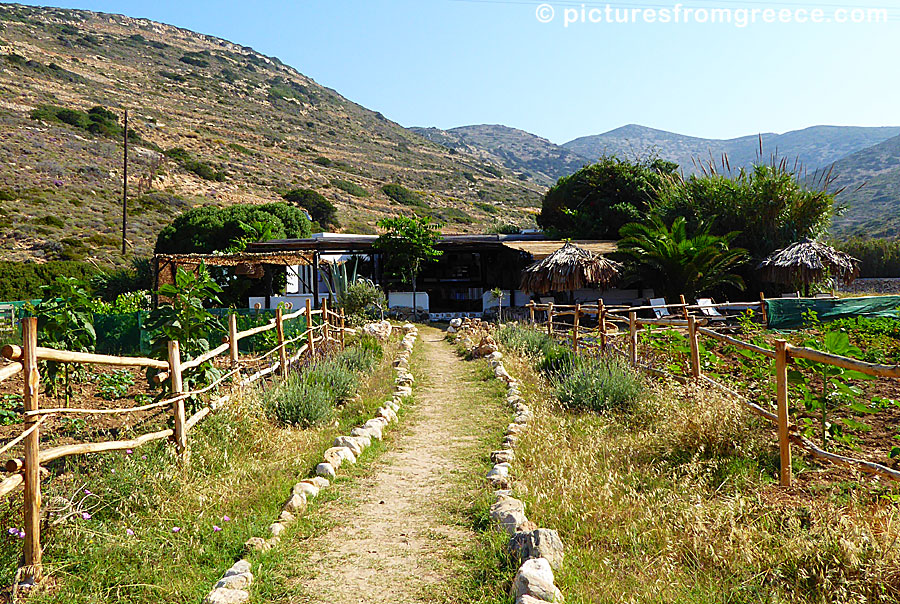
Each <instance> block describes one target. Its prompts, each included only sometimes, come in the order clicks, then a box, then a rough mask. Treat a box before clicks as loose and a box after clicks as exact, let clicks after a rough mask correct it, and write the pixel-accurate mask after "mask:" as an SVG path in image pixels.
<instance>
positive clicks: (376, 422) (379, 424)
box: [363, 417, 390, 429]
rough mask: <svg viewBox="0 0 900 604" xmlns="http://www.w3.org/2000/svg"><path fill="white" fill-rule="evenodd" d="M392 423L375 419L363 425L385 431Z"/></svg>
mask: <svg viewBox="0 0 900 604" xmlns="http://www.w3.org/2000/svg"><path fill="white" fill-rule="evenodd" d="M389 423H390V422H389V421H388V420H386V419H385V418H383V417H373V418H372V419H370V420H369V421H367V422H366V423H365V424H363V425H364V426H365V427H367V428H371V427H372V426H377V427H378V428H381V429H384V427H385V426H387V425H388V424H389Z"/></svg>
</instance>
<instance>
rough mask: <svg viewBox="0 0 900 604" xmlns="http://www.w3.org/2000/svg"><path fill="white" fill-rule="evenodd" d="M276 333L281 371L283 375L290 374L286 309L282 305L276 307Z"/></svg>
mask: <svg viewBox="0 0 900 604" xmlns="http://www.w3.org/2000/svg"><path fill="white" fill-rule="evenodd" d="M275 333H276V334H277V335H278V361H279V362H280V363H281V367H280V368H279V369H280V371H279V372H278V373H280V374H281V376H282V377H284V376H286V375H287V374H288V366H287V362H288V355H287V346H285V344H284V311H282V310H281V306H279V307H278V308H276V309H275Z"/></svg>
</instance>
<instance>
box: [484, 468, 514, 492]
mask: <svg viewBox="0 0 900 604" xmlns="http://www.w3.org/2000/svg"><path fill="white" fill-rule="evenodd" d="M486 478H487V479H488V482H490V483H491V484H492V485H494V486H496V487H501V488H502V487H505V486H506V485H507V484H508V482H509V464H503V463H498V464H495V465H494V467H493V468H491V471H490V472H488V473H487V477H486Z"/></svg>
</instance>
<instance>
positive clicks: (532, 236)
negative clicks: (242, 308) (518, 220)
mask: <svg viewBox="0 0 900 604" xmlns="http://www.w3.org/2000/svg"><path fill="white" fill-rule="evenodd" d="M376 239H378V236H377V235H360V234H354V233H316V234H315V235H313V236H312V237H309V238H307V239H274V240H272V241H263V242H259V243H251V244H250V245H249V246H248V247H247V249H248V250H250V251H253V252H258V253H259V252H270V253H271V252H287V251H315V252H326V253H337V252H340V253H351V252H362V253H370V252H372V251H374V244H375V240H376ZM572 243H574V244H575V245H577V246H579V247H583V248H585V249H588V250H590V251H592V252H595V253H598V254H609V253H611V252H613V251H615V249H616V242H615V241H600V240H596V241H595V240H579V241H573V242H572ZM564 244H565V241H562V240H558V239H547V237H546V236H545V235H544V234H542V233H520V234H516V235H501V234H485V235H470V234H447V235H444V236H442V237H441V240H440V241H439V242H438V247H439V248H442V249H456V250H471V251H477V250H479V249H485V248H488V249H490V248H493V249H497V248H503V247H505V248H508V249H513V250H518V251H520V252H525V253H527V254H530V255H531V256H533V257H534V258H535V259H538V260H539V259H542V258H545V257H547V256H549V255H550V254H552V253H553V252H555V251H556V250H558V249H559V248H561V247H562V246H563V245H564Z"/></svg>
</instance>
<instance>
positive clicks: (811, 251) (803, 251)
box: [756, 239, 860, 288]
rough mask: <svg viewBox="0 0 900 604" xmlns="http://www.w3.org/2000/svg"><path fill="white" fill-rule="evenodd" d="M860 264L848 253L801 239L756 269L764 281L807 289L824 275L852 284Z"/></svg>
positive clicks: (779, 251) (773, 253)
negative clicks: (802, 286)
mask: <svg viewBox="0 0 900 604" xmlns="http://www.w3.org/2000/svg"><path fill="white" fill-rule="evenodd" d="M859 264H860V261H859V260H857V259H856V258H854V257H853V256H851V255H850V254H847V253H845V252H842V251H840V250H836V249H834V248H833V247H831V246H830V245H825V244H824V243H820V242H818V241H813V240H812V239H804V240H803V241H798V242H796V243H792V244H791V245H789V246H787V247H786V248H783V249H780V250H776V251H775V252H772V254H771V255H770V256H769V257H768V258H766V259H765V260H763V261H762V262H760V263H759V266H757V267H756V268H757V270H760V271H762V278H763V279H765V280H766V281H771V282H774V283H784V284H787V285H794V284H797V283H801V284H803V285H804V286H805V287H807V288H808V287H809V285H810V284H812V283H818V282H819V281H822V280H823V279H824V278H825V277H826V276H832V277H836V278H838V279H840V280H841V281H843V282H844V283H852V282H853V280H854V279H856V278H857V277H858V276H859Z"/></svg>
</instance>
